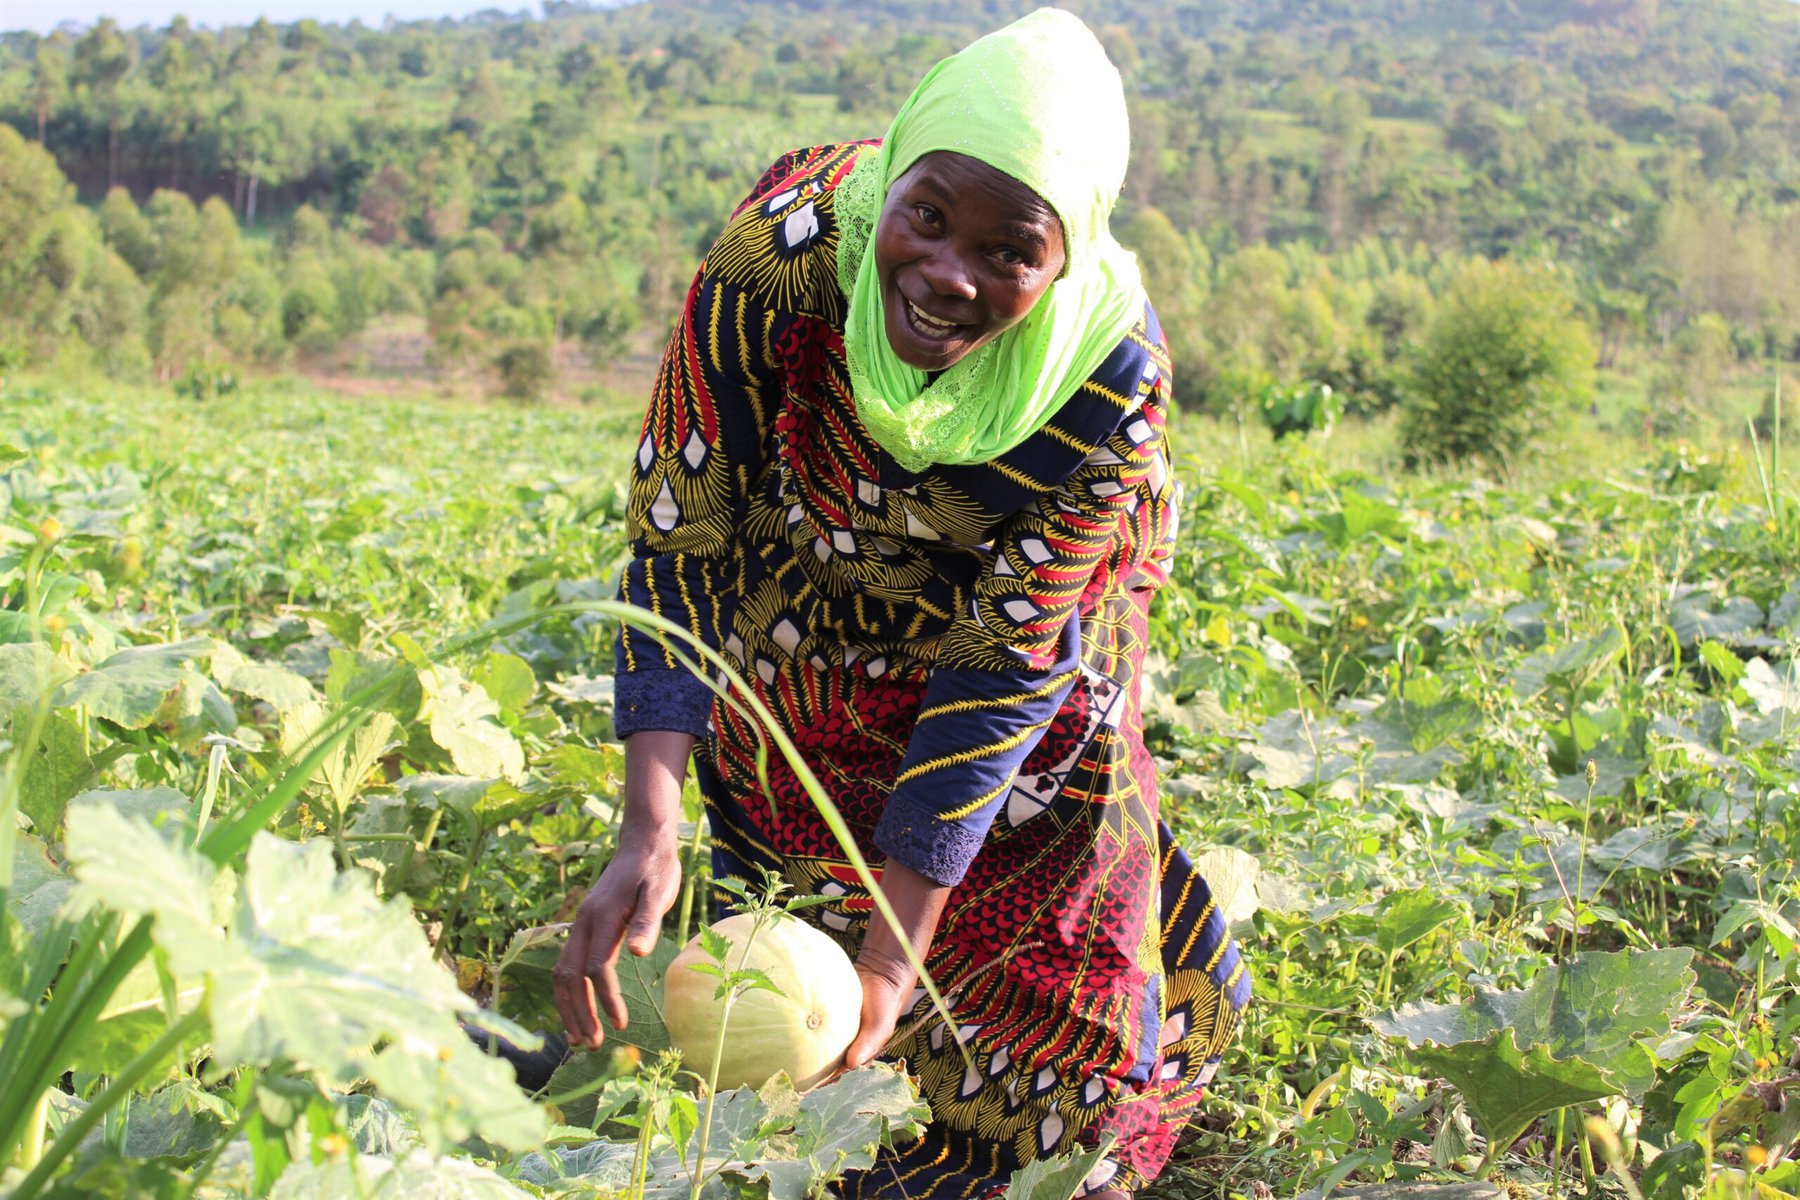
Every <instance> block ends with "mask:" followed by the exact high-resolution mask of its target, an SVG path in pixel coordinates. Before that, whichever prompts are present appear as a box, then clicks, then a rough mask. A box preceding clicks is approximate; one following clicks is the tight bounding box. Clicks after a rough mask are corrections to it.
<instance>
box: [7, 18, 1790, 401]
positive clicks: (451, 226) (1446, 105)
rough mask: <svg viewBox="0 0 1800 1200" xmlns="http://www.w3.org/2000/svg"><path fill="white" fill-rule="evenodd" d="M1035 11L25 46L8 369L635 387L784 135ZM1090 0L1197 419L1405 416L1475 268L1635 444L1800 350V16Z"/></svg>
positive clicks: (1759, 385)
mask: <svg viewBox="0 0 1800 1200" xmlns="http://www.w3.org/2000/svg"><path fill="white" fill-rule="evenodd" d="M1025 7H1026V6H1024V5H1021V4H1019V3H1008V2H1000V0H987V2H985V3H978V4H961V3H958V4H950V3H932V4H913V3H900V2H898V0H886V2H876V3H869V2H859V3H855V4H850V3H838V2H835V0H807V2H796V3H748V2H745V0H667V2H659V3H654V4H641V5H632V6H626V7H620V8H614V9H596V8H590V7H587V6H583V5H577V4H568V3H560V2H556V0H552V2H551V3H548V4H546V6H545V9H546V12H545V15H544V17H543V18H541V19H537V18H528V17H527V16H525V15H523V14H508V13H504V12H500V11H497V10H495V11H488V12H484V13H480V14H477V15H475V16H474V17H472V18H470V19H468V20H466V21H461V22H457V21H448V20H446V21H440V22H435V23H431V22H418V23H410V24H400V25H394V26H392V27H390V28H386V29H372V28H365V27H362V26H360V25H356V24H352V25H350V26H347V27H334V26H321V25H318V24H315V23H313V22H310V21H301V22H299V23H297V24H294V25H290V26H284V27H277V26H273V25H271V24H269V23H268V22H266V21H260V22H258V23H256V24H254V25H251V26H249V27H245V28H231V29H225V30H220V31H209V30H197V29H193V28H190V27H189V26H188V25H187V24H185V23H184V22H182V21H180V20H177V21H175V22H174V23H172V24H171V25H170V26H169V27H168V28H166V29H148V28H140V29H129V30H127V29H120V28H118V27H116V26H115V25H114V24H112V23H110V22H102V23H100V24H98V25H96V26H94V27H92V28H89V29H86V30H72V31H68V32H58V33H54V34H52V35H50V36H48V37H38V36H36V35H33V34H28V33H13V34H8V35H4V36H0V123H3V125H0V291H3V292H4V294H5V295H7V296H8V297H9V303H8V304H6V305H5V307H4V311H0V360H3V361H11V362H19V361H24V360H31V361H39V362H49V361H60V362H64V363H68V364H73V363H87V364H90V365H94V366H98V367H101V368H103V369H104V370H105V371H107V372H109V373H111V374H114V375H126V376H138V375H146V374H149V373H152V372H154V373H155V374H156V375H157V376H158V377H160V378H163V379H171V380H176V381H183V380H185V381H187V382H188V383H189V384H190V386H193V387H199V388H210V387H217V386H219V384H220V382H221V381H224V382H227V383H228V382H229V381H230V378H231V376H232V373H234V372H239V373H241V371H242V370H243V369H244V368H246V367H250V366H254V365H259V364H283V365H295V364H297V365H299V366H301V367H305V368H319V369H329V370H330V371H332V372H334V373H336V374H338V375H343V374H346V373H347V374H354V375H384V374H385V375H388V376H401V377H404V378H408V379H417V378H419V377H421V375H422V373H424V372H427V371H429V372H431V373H433V374H434V375H435V376H436V377H438V378H446V377H448V378H451V379H456V378H464V379H472V380H477V381H480V382H482V383H483V384H484V385H485V386H498V387H503V388H505V389H506V390H507V391H509V392H510V393H512V394H514V395H517V396H520V397H533V396H537V395H540V394H543V393H545V392H548V391H552V390H560V391H562V392H564V393H565V394H573V395H581V394H589V395H592V394H596V389H598V388H603V387H604V386H605V385H606V384H608V383H611V384H614V385H619V386H629V385H632V384H634V383H635V382H636V381H637V380H638V379H640V378H641V377H642V375H643V373H644V370H645V366H644V362H645V359H646V356H647V355H648V354H650V353H653V352H654V350H655V349H656V347H657V346H658V345H659V343H660V340H661V336H662V331H663V329H664V328H665V326H666V322H667V320H668V318H669V316H670V313H671V311H672V307H673V305H674V304H675V303H676V302H677V300H678V298H679V296H680V293H681V292H682V291H683V290H684V288H685V286H686V282H687V279H688V277H689V274H690V273H691V271H692V269H693V266H694V263H695V262H696V261H697V259H698V257H699V256H700V255H701V254H702V253H703V252H704V250H705V247H706V246H707V245H708V243H709V241H710V239H711V238H712V237H713V236H714V235H715V233H716V232H717V230H718V228H719V227H720V224H721V222H722V220H723V217H724V216H725V214H726V213H727V212H728V211H729V209H730V207H731V206H732V204H733V203H734V202H735V201H736V199H737V198H738V197H739V196H740V195H741V194H742V193H743V191H744V190H745V189H746V187H747V186H748V184H749V183H750V182H751V181H752V180H753V179H754V178H755V176H756V175H757V173H758V172H759V171H760V169H761V168H762V167H763V166H764V165H766V163H767V162H768V161H769V160H770V159H771V158H772V157H773V156H774V155H775V154H777V153H778V152H780V151H781V150H782V149H784V148H787V147H790V146H794V145H804V144H813V143H817V142H822V141H828V140H833V139H841V138H851V137H866V136H875V135H878V134H879V133H880V132H881V131H882V129H883V128H884V124H885V121H886V119H887V116H888V115H889V114H890V113H891V111H892V110H893V108H894V107H895V106H896V104H897V102H898V101H899V100H900V99H901V98H902V97H903V96H904V95H905V93H906V91H907V90H909V88H910V87H911V85H912V83H913V82H914V80H915V79H916V78H917V77H918V75H919V74H920V73H921V72H922V71H923V70H924V69H925V67H927V66H928V65H929V64H930V63H931V62H933V61H934V60H935V59H936V58H937V57H939V56H940V55H942V54H943V53H946V52H948V51H949V50H951V49H953V48H955V47H956V46H958V45H960V44H962V43H963V42H964V41H966V40H967V39H968V38H970V37H972V36H974V35H976V34H978V33H980V32H982V31H984V30H986V29H989V28H992V27H995V26H997V25H999V24H1001V23H1003V22H1004V21H1005V20H1007V19H1009V18H1010V17H1011V16H1013V15H1015V14H1016V13H1018V12H1020V11H1022V10H1023V9H1024V8H1025ZM1072 7H1075V8H1076V9H1078V10H1079V11H1080V12H1081V13H1082V14H1083V15H1084V16H1085V17H1086V18H1087V19H1088V20H1089V21H1090V23H1091V24H1093V25H1094V26H1095V27H1096V28H1097V29H1098V30H1099V32H1100V33H1101V35H1102V37H1103V38H1104V40H1105V41H1106V43H1107V45H1108V47H1109V49H1110V50H1111V52H1112V54H1113V57H1114V58H1115V60H1116V61H1117V62H1118V63H1119V65H1120V67H1121V69H1122V70H1123V72H1124V74H1125V77H1126V80H1127V86H1128V89H1129V91H1130V94H1131V100H1132V105H1133V114H1132V117H1133V127H1134V135H1135V138H1136V146H1135V150H1134V162H1133V167H1132V171H1131V177H1130V183H1129V191H1128V195H1127V197H1126V203H1125V205H1124V209H1123V211H1122V214H1121V218H1120V220H1119V222H1118V224H1119V227H1120V232H1121V235H1122V238H1123V240H1125V241H1126V242H1127V243H1128V244H1130V245H1131V246H1133V247H1134V248H1136V249H1137V250H1138V251H1139V252H1140V254H1141V256H1142V259H1143V262H1144V265H1145V268H1146V270H1147V273H1148V275H1149V280H1150V285H1151V292H1152V296H1153V297H1154V299H1155V300H1156V302H1157V303H1158V305H1159V307H1160V309H1161V311H1162V314H1163V317H1164V322H1165V325H1166V326H1167V327H1168V329H1169V331H1170V336H1171V339H1172V341H1173V342H1174V349H1175V351H1176V356H1177V363H1178V365H1179V367H1180V374H1179V376H1178V380H1179V382H1178V387H1179V393H1180V398H1181V400H1182V402H1183V403H1184V404H1185V405H1189V406H1195V405H1203V406H1210V407H1212V408H1213V409H1215V410H1218V411H1228V410H1230V409H1232V408H1233V406H1235V405H1240V404H1243V403H1245V402H1246V401H1253V400H1255V399H1257V398H1259V397H1266V396H1268V395H1269V394H1270V393H1271V390H1276V391H1278V390H1279V389H1281V388H1293V387H1296V386H1298V387H1303V388H1308V387H1310V388H1316V387H1318V386H1319V385H1329V386H1330V387H1332V388H1333V389H1334V394H1335V395H1336V396H1337V397H1338V398H1339V400H1340V401H1342V402H1347V403H1348V405H1349V407H1350V409H1351V411H1352V412H1355V411H1373V410H1378V409H1381V408H1384V407H1387V406H1389V405H1391V404H1393V403H1394V402H1395V401H1396V400H1397V399H1399V398H1400V397H1401V395H1402V394H1403V393H1404V392H1405V390H1406V388H1407V385H1408V382H1409V380H1414V379H1416V377H1417V376H1418V373H1419V370H1418V369H1419V367H1420V363H1419V361H1418V359H1419V357H1420V356H1419V353H1418V347H1419V343H1420V342H1421V340H1422V339H1423V338H1424V335H1425V333H1426V331H1427V330H1428V328H1429V326H1430V323H1431V321H1432V319H1433V317H1434V315H1435V311H1436V309H1437V308H1438V306H1439V301H1440V300H1441V299H1442V298H1443V297H1444V296H1445V295H1446V294H1447V293H1449V292H1452V291H1454V290H1455V288H1456V285H1457V282H1458V280H1459V279H1461V280H1463V281H1464V284H1465V287H1464V293H1465V294H1467V293H1469V292H1470V291H1474V292H1480V293H1487V292H1491V291H1493V290H1494V287H1495V279H1496V278H1501V277H1495V276H1486V277H1484V279H1485V282H1482V281H1479V280H1477V281H1473V282H1471V281H1469V280H1468V279H1466V278H1465V277H1466V276H1467V275H1468V273H1469V271H1470V270H1471V269H1474V268H1473V267H1472V266H1471V263H1472V260H1475V259H1506V260H1508V261H1509V262H1510V263H1511V264H1513V265H1515V266H1517V267H1518V268H1519V272H1520V273H1522V276H1523V277H1522V278H1520V277H1516V276H1515V275H1513V274H1506V275H1504V278H1509V279H1511V280H1512V283H1513V284H1514V285H1515V286H1516V287H1517V288H1519V289H1522V290H1523V291H1525V292H1527V293H1530V294H1531V295H1533V296H1535V297H1536V298H1537V302H1538V303H1539V304H1540V307H1541V306H1542V304H1544V303H1548V304H1549V306H1550V307H1549V308H1548V309H1545V310H1543V311H1545V312H1549V313H1552V314H1555V320H1556V321H1557V322H1558V323H1566V324H1569V325H1571V326H1574V327H1577V328H1578V329H1579V330H1581V331H1584V332H1585V333H1586V335H1587V340H1586V342H1585V343H1581V344H1579V345H1577V346H1576V347H1575V348H1574V351H1575V352H1574V354H1573V357H1574V358H1578V359H1588V360H1591V361H1592V362H1594V363H1596V364H1597V365H1598V367H1599V368H1600V369H1601V375H1600V377H1599V378H1600V382H1601V389H1600V394H1599V400H1600V401H1601V404H1600V407H1597V408H1596V409H1595V410H1594V411H1595V412H1597V413H1601V412H1603V413H1604V416H1605V417H1606V418H1607V419H1608V420H1609V421H1611V422H1616V423H1618V424H1620V425H1622V426H1623V427H1626V428H1630V429H1632V430H1633V431H1639V430H1641V431H1642V432H1643V433H1645V434H1664V435H1667V434H1684V435H1690V434H1694V433H1698V432H1699V431H1700V429H1699V428H1698V427H1697V423H1699V424H1700V425H1703V424H1704V422H1705V421H1706V420H1708V419H1711V418H1714V417H1722V418H1727V419H1728V420H1729V421H1730V422H1731V427H1732V428H1735V429H1738V430H1741V428H1742V426H1741V417H1740V416H1739V415H1738V414H1737V413H1736V412H1735V411H1734V410H1733V409H1732V406H1731V404H1730V398H1731V397H1732V395H1733V393H1732V391H1731V389H1730V387H1729V381H1730V379H1731V378H1732V376H1733V373H1734V371H1736V370H1738V369H1739V368H1744V367H1747V366H1748V365H1750V364H1764V365H1763V366H1762V367H1760V368H1759V369H1758V370H1757V371H1756V372H1755V382H1754V384H1753V385H1749V386H1747V389H1746V391H1745V393H1744V395H1745V397H1746V398H1747V397H1749V396H1750V395H1752V394H1754V396H1756V397H1758V398H1761V397H1764V396H1766V395H1767V394H1768V393H1769V391H1770V389H1769V387H1768V382H1769V377H1770V375H1769V370H1768V369H1767V364H1769V363H1770V362H1771V361H1773V362H1776V363H1779V362H1792V361H1793V360H1795V359H1796V358H1797V357H1800V271H1797V270H1795V255H1794V252H1793V250H1792V247H1794V246H1795V245H1797V244H1800V92H1797V91H1796V90H1795V89H1793V88H1792V87H1791V83H1790V81H1791V80H1792V79H1794V78H1795V77H1797V76H1800V7H1796V6H1795V5H1793V4H1791V3H1784V2H1782V0H1663V2H1660V3H1659V2H1658V0H1492V2H1483V3H1471V4H1455V5H1446V4H1437V3H1430V2H1428V0H1374V2H1369V3H1355V4H1349V3H1339V2H1334V0H1287V2H1283V3H1265V2H1257V3H1251V2H1249V0H1207V2H1200V3H1182V4H1173V5H1164V4H1151V3H1129V2H1121V0H1090V2H1087V3H1074V4H1072ZM8 125H9V126H11V131H8V130H6V129H5V128H4V126H8ZM634 364H635V365H634ZM1586 365H1587V364H1586V363H1585V362H1581V363H1576V364H1575V366H1576V367H1577V368H1579V369H1578V370H1577V372H1576V374H1577V376H1578V378H1577V379H1576V380H1575V384H1576V387H1575V391H1576V393H1577V394H1578V395H1581V396H1584V397H1585V396H1586V395H1587V393H1586V392H1585V391H1584V390H1583V388H1582V384H1583V383H1584V382H1585V380H1584V379H1582V378H1579V376H1580V375H1581V373H1582V372H1584V371H1585V369H1586ZM1797 390H1800V389H1795V388H1789V389H1787V391H1788V393H1789V394H1790V395H1792V394H1793V393H1794V392H1795V391H1797ZM1758 402H1760V403H1762V404H1763V405H1764V407H1767V406H1768V403H1769V402H1768V401H1765V400H1760V399H1759V400H1754V401H1752V400H1748V399H1746V403H1758ZM1768 415H1769V414H1766V413H1765V414H1764V416H1765V419H1766V418H1767V416H1768Z"/></svg>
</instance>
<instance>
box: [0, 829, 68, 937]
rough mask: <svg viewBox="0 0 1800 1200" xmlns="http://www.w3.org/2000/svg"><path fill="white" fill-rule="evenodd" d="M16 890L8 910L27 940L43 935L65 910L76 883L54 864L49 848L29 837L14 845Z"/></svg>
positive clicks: (8, 898) (10, 895)
mask: <svg viewBox="0 0 1800 1200" xmlns="http://www.w3.org/2000/svg"><path fill="white" fill-rule="evenodd" d="M12 881H13V882H12V890H11V891H10V892H8V893H7V896H6V907H7V911H8V912H10V913H11V914H12V917H13V919H14V920H16V921H17V922H18V923H19V927H20V928H21V929H23V930H24V931H25V934H26V936H27V937H29V936H31V935H33V934H36V933H39V932H41V931H42V930H43V929H44V928H46V927H47V926H48V925H49V924H50V919H51V918H52V917H53V916H55V915H56V910H57V909H58V908H60V907H62V902H63V899H64V898H65V897H66V896H67V895H68V894H69V888H70V887H71V886H73V881H72V880H71V879H70V878H69V877H68V876H67V875H66V874H64V873H63V870H62V868H61V867H58V866H57V865H56V863H54V862H53V861H51V859H50V852H49V848H48V847H47V846H45V844H44V843H43V842H42V841H40V840H39V839H37V838H34V837H32V836H31V835H30V834H29V833H21V834H20V835H19V838H18V841H16V842H14V843H13V862H12Z"/></svg>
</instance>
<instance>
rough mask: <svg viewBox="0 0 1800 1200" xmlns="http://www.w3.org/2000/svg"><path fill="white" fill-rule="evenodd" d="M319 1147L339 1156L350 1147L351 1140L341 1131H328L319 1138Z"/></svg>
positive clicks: (335, 1156) (336, 1156)
mask: <svg viewBox="0 0 1800 1200" xmlns="http://www.w3.org/2000/svg"><path fill="white" fill-rule="evenodd" d="M319 1149H321V1150H323V1151H324V1152H325V1153H327V1154H329V1155H331V1157H333V1158H338V1157H340V1156H341V1155H343V1154H344V1153H345V1152H346V1151H347V1150H349V1149H350V1141H349V1139H348V1138H346V1137H345V1136H344V1135H343V1134H341V1133H328V1134H326V1135H325V1136H324V1137H322V1138H320V1139H319Z"/></svg>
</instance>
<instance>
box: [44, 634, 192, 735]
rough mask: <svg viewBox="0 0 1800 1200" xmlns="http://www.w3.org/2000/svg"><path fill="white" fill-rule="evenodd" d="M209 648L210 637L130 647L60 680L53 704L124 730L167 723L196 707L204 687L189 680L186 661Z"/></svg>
mask: <svg viewBox="0 0 1800 1200" xmlns="http://www.w3.org/2000/svg"><path fill="white" fill-rule="evenodd" d="M212 652H213V640H212V639H211V638H189V639H188V640H187V641H185V642H174V643H170V644H168V645H158V646H133V647H131V648H130V649H128V650H121V651H119V652H118V653H117V654H115V655H113V656H112V657H111V658H108V659H106V660H105V661H104V662H102V663H101V664H100V665H99V666H97V667H95V668H94V669H93V670H91V671H89V672H88V673H87V674H85V675H77V676H76V677H75V678H73V679H71V680H69V681H68V682H67V683H64V684H63V685H62V686H61V687H59V688H57V689H56V695H55V697H54V701H53V702H54V703H55V704H56V706H57V707H59V708H74V707H76V706H77V705H80V706H84V707H86V708H87V710H88V711H89V712H90V713H92V714H93V715H94V716H96V717H101V718H103V719H105V720H108V721H111V722H113V723H114V724H115V725H120V726H123V727H124V728H126V729H143V728H145V727H146V726H149V725H173V724H175V723H176V722H177V721H179V720H181V719H182V718H186V717H193V716H195V715H196V714H198V713H199V712H200V711H201V706H202V704H203V701H204V698H205V697H204V691H202V690H196V689H195V688H194V687H192V686H191V684H189V681H190V680H192V681H196V682H197V681H198V680H197V677H196V676H195V675H194V672H193V666H192V664H193V663H194V662H196V661H197V660H199V659H202V658H205V657H207V656H208V655H210V654H211V653H212ZM184 684H185V685H188V686H184Z"/></svg>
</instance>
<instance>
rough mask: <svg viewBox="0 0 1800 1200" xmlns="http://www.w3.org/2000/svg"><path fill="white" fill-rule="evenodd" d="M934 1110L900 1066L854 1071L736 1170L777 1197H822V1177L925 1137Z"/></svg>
mask: <svg viewBox="0 0 1800 1200" xmlns="http://www.w3.org/2000/svg"><path fill="white" fill-rule="evenodd" d="M783 1082H785V1080H783ZM768 1091H769V1089H768V1088H767V1087H766V1086H765V1088H764V1089H763V1092H764V1093H765V1094H764V1095H762V1096H759V1097H758V1099H759V1101H760V1102H761V1104H762V1105H763V1107H765V1108H767V1107H769V1097H768V1096H767V1093H768ZM929 1115H930V1110H929V1109H928V1108H927V1106H926V1105H925V1103H924V1102H923V1101H921V1100H920V1099H919V1094H918V1091H917V1089H916V1088H915V1087H914V1086H913V1085H912V1083H911V1082H910V1081H909V1080H908V1079H907V1078H906V1077H905V1076H904V1075H902V1074H901V1073H900V1072H899V1071H898V1070H896V1069H894V1068H892V1067H863V1068H861V1069H859V1070H855V1071H849V1072H846V1073H845V1074H843V1075H841V1076H839V1077H838V1078H837V1080H836V1081H834V1082H833V1083H831V1084H829V1085H827V1086H825V1087H817V1088H814V1089H813V1090H812V1091H810V1092H807V1093H806V1094H805V1095H803V1096H801V1097H800V1106H799V1112H798V1113H797V1114H795V1116H794V1117H793V1118H792V1120H793V1128H792V1132H791V1134H789V1135H788V1136H786V1137H782V1138H780V1139H779V1140H777V1139H769V1140H768V1141H766V1142H765V1143H764V1147H763V1151H762V1153H761V1155H759V1156H756V1157H755V1158H754V1159H753V1160H752V1161H750V1162H747V1163H745V1164H744V1165H743V1166H742V1167H741V1168H734V1169H733V1173H734V1174H739V1175H741V1176H742V1177H743V1178H745V1179H747V1180H749V1181H750V1182H752V1183H756V1182H758V1181H764V1182H766V1183H767V1185H768V1189H769V1200H808V1198H809V1197H812V1196H816V1195H818V1184H819V1182H820V1181H823V1180H827V1179H833V1178H837V1177H838V1176H839V1175H841V1174H842V1173H843V1172H844V1171H860V1170H865V1169H867V1168H868V1167H871V1166H874V1165H875V1155H876V1153H877V1152H878V1151H879V1150H880V1149H881V1148H882V1147H884V1146H893V1145H894V1144H895V1143H896V1142H897V1141H907V1140H910V1139H912V1138H915V1137H917V1136H918V1135H919V1133H920V1131H921V1130H922V1129H923V1128H924V1122H925V1119H926V1117H928V1116H929ZM1007 1194H1008V1195H1009V1196H1011V1195H1013V1193H1011V1192H1008V1193H1007Z"/></svg>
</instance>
